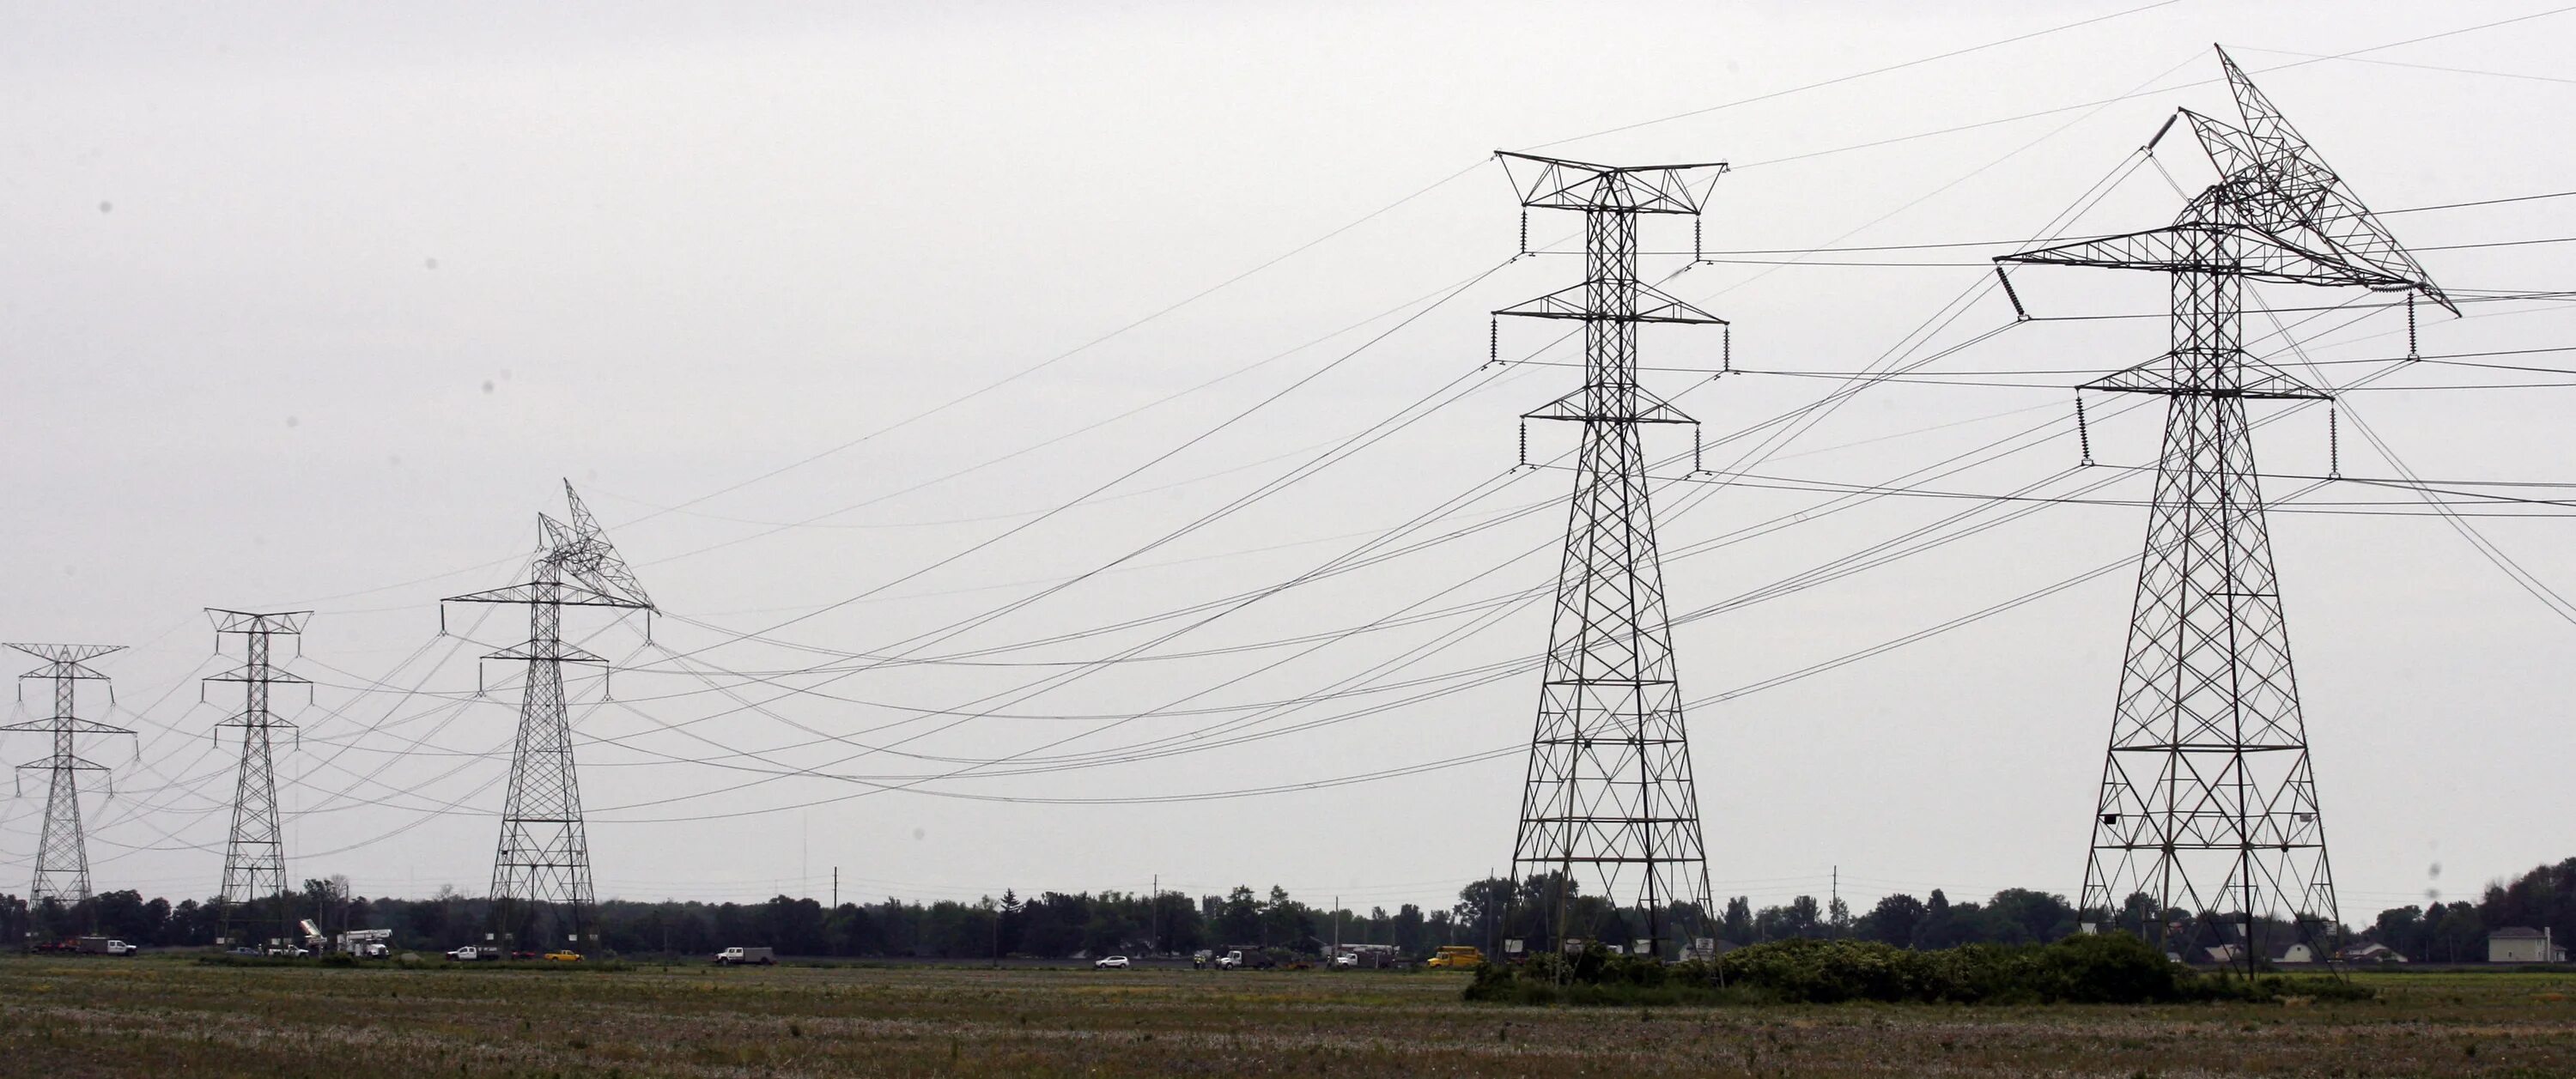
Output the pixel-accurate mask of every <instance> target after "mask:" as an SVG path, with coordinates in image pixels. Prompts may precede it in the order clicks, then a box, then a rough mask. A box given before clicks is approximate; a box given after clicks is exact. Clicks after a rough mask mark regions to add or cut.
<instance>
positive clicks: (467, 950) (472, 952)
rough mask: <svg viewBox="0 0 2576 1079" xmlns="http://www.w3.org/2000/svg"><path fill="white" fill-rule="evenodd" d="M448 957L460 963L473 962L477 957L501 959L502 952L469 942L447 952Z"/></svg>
mask: <svg viewBox="0 0 2576 1079" xmlns="http://www.w3.org/2000/svg"><path fill="white" fill-rule="evenodd" d="M447 957H448V958H449V959H453V960H456V961H457V962H459V963H471V962H473V961H475V960H477V959H499V958H501V953H500V952H499V951H485V950H484V949H482V948H479V947H476V946H474V945H471V944H468V945H466V946H464V947H462V948H458V949H456V950H455V951H452V952H449V953H447Z"/></svg>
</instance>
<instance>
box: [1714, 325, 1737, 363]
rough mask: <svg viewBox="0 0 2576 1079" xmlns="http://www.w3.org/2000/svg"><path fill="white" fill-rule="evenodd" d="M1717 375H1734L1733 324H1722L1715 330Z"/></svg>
mask: <svg viewBox="0 0 2576 1079" xmlns="http://www.w3.org/2000/svg"><path fill="white" fill-rule="evenodd" d="M1717 349H1718V352H1717V373H1718V374H1721V375H1731V374H1734V373H1735V324H1734V323H1732V322H1729V323H1723V324H1721V325H1719V326H1718V328H1717Z"/></svg>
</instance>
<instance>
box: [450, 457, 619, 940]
mask: <svg viewBox="0 0 2576 1079" xmlns="http://www.w3.org/2000/svg"><path fill="white" fill-rule="evenodd" d="M564 498H565V500H566V501H567V502H569V503H570V505H571V510H572V523H571V524H568V525H567V524H564V523H563V522H560V521H557V520H555V519H554V518H552V517H548V516H546V515H544V514H538V515H537V529H538V532H539V534H540V535H541V537H542V541H541V543H540V545H539V546H538V548H537V554H536V559H535V562H534V563H533V564H532V565H531V566H530V567H529V574H528V579H527V580H526V581H524V582H521V583H519V584H514V585H509V586H507V587H503V588H495V589H492V590H490V591H485V592H473V593H469V594H466V595H462V596H450V597H448V598H447V599H446V601H445V602H448V603H517V604H524V605H526V606H527V608H528V639H527V640H526V641H525V642H523V643H521V644H518V645H516V646H513V647H510V648H505V649H502V650H501V651H498V652H494V653H491V654H490V655H488V656H485V657H484V658H485V659H514V660H523V661H525V662H526V663H527V665H528V675H527V679H526V680H525V682H524V683H523V684H522V687H521V696H520V700H519V735H518V740H517V743H516V745H515V746H514V748H513V749H512V750H511V753H510V792H509V794H508V796H507V798H506V800H505V801H504V802H503V803H502V807H501V842H500V849H499V851H498V852H497V853H495V854H494V855H493V858H492V907H493V916H494V918H495V919H496V921H497V925H498V928H499V929H500V930H501V931H503V932H506V933H509V934H511V936H512V939H514V940H515V939H518V938H519V935H520V934H521V933H527V934H529V936H530V939H531V942H532V943H534V942H538V941H548V940H559V941H562V942H565V943H567V944H571V943H575V942H582V941H590V942H596V941H597V940H598V937H599V934H598V930H597V927H596V926H595V925H593V924H592V907H593V904H594V903H595V902H596V897H595V896H594V894H593V892H592V889H591V875H590V836H589V832H588V830H587V829H586V828H585V827H584V826H583V823H582V816H581V783H580V781H579V779H578V778H577V777H576V776H575V775H574V773H573V753H572V723H571V720H570V717H569V716H568V715H567V713H566V709H565V701H564V687H563V665H564V664H566V663H597V664H601V665H603V666H604V665H606V664H607V662H608V661H607V660H606V659H603V658H601V657H599V656H596V655H593V654H591V653H590V652H588V651H586V650H584V649H583V648H582V647H581V646H579V645H574V644H567V643H565V641H564V639H563V609H564V608H566V607H610V608H617V609H622V610H642V611H651V610H652V609H653V600H652V599H651V597H649V596H646V595H645V594H644V587H643V585H641V584H639V583H637V581H636V580H635V573H634V571H633V570H631V569H629V568H628V567H627V565H626V560H625V559H624V558H622V557H620V556H619V555H618V553H617V548H616V547H615V546H612V545H611V544H610V543H609V542H608V536H607V534H605V533H603V532H602V531H600V528H599V522H598V521H596V520H593V519H592V518H591V516H590V510H589V509H588V508H587V507H585V506H583V505H582V503H581V495H580V494H578V493H576V492H574V491H573V489H572V484H571V483H570V482H569V481H567V482H566V483H565V484H564Z"/></svg>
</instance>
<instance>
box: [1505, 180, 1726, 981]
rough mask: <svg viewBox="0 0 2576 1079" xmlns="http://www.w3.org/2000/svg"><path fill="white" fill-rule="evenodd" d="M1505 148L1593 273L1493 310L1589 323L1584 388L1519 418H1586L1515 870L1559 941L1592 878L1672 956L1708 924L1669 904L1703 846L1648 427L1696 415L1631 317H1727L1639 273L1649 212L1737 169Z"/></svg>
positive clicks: (1715, 321)
mask: <svg viewBox="0 0 2576 1079" xmlns="http://www.w3.org/2000/svg"><path fill="white" fill-rule="evenodd" d="M1499 156H1500V157H1501V158H1502V161H1503V164H1504V168H1505V171H1506V173H1507V174H1508V175H1509V176H1510V178H1511V180H1512V184H1513V187H1514V189H1515V191H1516V193H1517V194H1518V195H1519V197H1520V203H1521V205H1522V206H1523V207H1524V208H1538V209H1558V210H1576V211H1580V212H1581V213H1582V214H1583V220H1584V271H1585V272H1584V280H1583V282H1582V283H1581V284H1579V285H1575V286H1573V287H1570V288H1567V289H1564V290H1561V291H1558V292H1555V293H1551V294H1549V295H1546V296H1542V297H1539V298H1538V299H1535V300H1531V301H1529V302H1527V303H1523V304H1520V305H1518V306H1515V307H1509V308H1505V309H1503V310H1501V311H1497V312H1495V314H1497V315H1518V316H1526V317H1532V318H1554V319H1571V320H1575V321H1577V322H1579V323H1580V324H1581V327H1582V333H1583V375H1584V377H1583V385H1582V387H1581V388H1580V389H1577V390H1575V391H1574V392H1572V393H1570V394H1567V395H1566V396H1564V397H1561V398H1559V399H1557V400H1556V401H1553V402H1551V403H1549V404H1548V405H1546V406H1545V407H1542V408H1540V409H1538V410H1536V411H1533V412H1530V413H1528V414H1527V415H1526V416H1524V417H1523V418H1524V419H1547V420H1567V421H1571V422H1576V423H1580V424H1582V425H1583V432H1582V442H1581V446H1580V449H1579V450H1578V453H1577V456H1576V461H1575V479H1574V497H1573V508H1572V510H1571V516H1570V519H1569V521H1568V523H1567V526H1566V535H1565V557H1564V562H1563V564H1562V566H1561V568H1560V570H1559V574H1558V578H1557V590H1556V607H1555V615H1554V619H1553V622H1552V624H1551V627H1550V630H1549V634H1548V649H1547V659H1546V665H1545V673H1544V676H1543V680H1542V682H1541V685H1540V691H1539V705H1538V722H1537V726H1536V730H1535V731H1534V732H1533V733H1532V735H1531V737H1530V754H1529V771H1528V775H1527V779H1526V780H1525V781H1524V784H1523V787H1522V793H1521V819H1520V827H1519V833H1518V836H1517V837H1516V838H1515V840H1514V842H1513V845H1512V873H1513V877H1514V878H1515V879H1516V880H1525V879H1528V877H1530V876H1534V875H1553V879H1554V880H1555V881H1556V882H1557V887H1558V890H1559V894H1558V896H1557V899H1556V902H1555V904H1554V907H1555V910H1556V911H1557V925H1556V926H1555V927H1554V933H1555V935H1556V939H1557V940H1559V941H1562V940H1564V939H1565V937H1566V926H1565V924H1564V919H1565V916H1566V912H1567V911H1568V909H1569V907H1570V904H1569V903H1568V902H1566V898H1567V897H1566V896H1565V895H1564V894H1563V893H1564V890H1565V889H1566V888H1568V887H1577V888H1579V887H1581V886H1583V885H1584V884H1597V885H1598V886H1599V887H1600V888H1601V890H1602V894H1603V895H1604V896H1606V897H1607V898H1608V899H1609V901H1610V902H1611V903H1612V904H1613V905H1614V906H1617V907H1620V908H1623V909H1628V910H1633V911H1635V912H1636V913H1637V914H1638V915H1639V916H1640V917H1641V920H1642V922H1643V924H1644V927H1645V934H1646V938H1647V939H1648V940H1651V941H1652V942H1653V948H1654V949H1655V951H1656V953H1657V954H1671V949H1670V948H1669V947H1668V945H1669V944H1671V943H1672V942H1673V941H1675V940H1677V939H1680V940H1685V941H1686V939H1687V938H1688V937H1689V936H1691V935H1694V934H1695V933H1696V932H1697V931H1698V929H1699V926H1697V925H1674V924H1672V921H1673V919H1672V918H1671V917H1670V916H1669V915H1668V913H1667V912H1668V910H1671V909H1695V910H1697V911H1699V912H1701V915H1700V916H1702V917H1704V916H1705V913H1706V911H1707V910H1708V904H1709V883H1708V861H1707V854H1706V844H1705V842H1704V839H1703V837H1702V833H1701V827H1700V816H1699V799H1698V795H1697V792H1696V790H1695V788H1694V787H1693V784H1692V777H1691V765H1690V741H1689V737H1688V733H1687V731H1686V730H1685V729H1684V725H1683V720H1682V704H1681V700H1682V698H1681V687H1680V681H1679V678H1678V675H1677V673H1676V671H1675V665H1674V661H1673V645H1672V627H1671V624H1670V622H1669V621H1668V620H1667V618H1666V616H1665V608H1664V582H1663V566H1662V563H1661V561H1660V559H1659V557H1658V555H1657V553H1656V549H1655V522H1654V511H1653V508H1652V506H1651V505H1650V502H1649V499H1648V490H1647V486H1646V455H1645V445H1644V438H1643V435H1642V428H1643V427H1644V425H1646V424H1656V423H1669V424H1687V423H1692V422H1694V421H1692V420H1691V418H1690V417H1689V416H1686V415H1683V414H1682V412H1681V410H1679V409H1677V408H1674V407H1673V406H1672V405H1671V404H1670V403H1668V402H1666V401H1664V400H1662V399H1661V398H1658V397H1656V396H1655V395H1654V394H1652V393H1650V392H1648V391H1647V390H1646V389H1645V388H1644V387H1642V386H1639V385H1638V384H1637V328H1638V326H1639V325H1641V324H1644V323H1684V324H1701V325H1724V324H1725V320H1723V319H1720V318H1718V317H1717V316H1715V315H1711V314H1709V313H1707V312H1705V311H1701V310H1699V309H1698V308H1696V307H1693V306H1691V305H1690V304H1688V303H1685V302H1683V301H1681V300H1679V299H1675V298H1674V297H1672V296H1670V295H1667V294H1666V293H1664V292H1663V291H1662V290H1660V289H1657V288H1655V287H1654V286H1652V285H1649V284H1646V283H1645V282H1643V281H1640V280H1638V278H1637V226H1638V221H1639V218H1640V217H1641V216H1643V215H1647V214H1686V215H1694V216H1695V215H1697V214H1698V213H1699V212H1700V210H1701V208H1702V207H1703V206H1704V205H1705V203H1706V201H1707V198H1708V192H1709V189H1710V188H1711V187H1712V186H1714V184H1715V183H1716V180H1717V178H1718V176H1719V175H1721V174H1722V173H1724V172H1725V170H1726V166H1725V165H1724V164H1723V163H1705V164H1686V165H1653V166H1643V167H1628V168H1622V167H1614V166H1609V165H1596V164H1590V163H1586V162H1580V161H1567V160H1562V159H1556V158H1544V157H1531V156H1527V155H1523V154H1511V153H1505V154H1501V155H1499ZM1677 904H1687V905H1688V906H1686V907H1677V906H1676V905H1677ZM1622 943H1624V942H1622Z"/></svg>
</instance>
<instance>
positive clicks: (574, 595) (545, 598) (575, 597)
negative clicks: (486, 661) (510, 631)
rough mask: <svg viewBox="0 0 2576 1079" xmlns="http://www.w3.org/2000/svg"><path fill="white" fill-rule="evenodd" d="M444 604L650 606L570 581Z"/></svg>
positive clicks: (515, 587)
mask: <svg viewBox="0 0 2576 1079" xmlns="http://www.w3.org/2000/svg"><path fill="white" fill-rule="evenodd" d="M439 602H441V603H560V604H562V605H564V606H566V607H623V608H626V609H629V610H643V609H649V608H651V607H652V606H653V605H652V604H651V603H649V602H639V601H637V600H633V599H629V598H627V597H625V596H617V595H610V594H609V593H606V592H602V591H599V590H597V589H594V588H590V587H587V586H585V585H580V584H575V583H572V582H570V581H558V582H553V583H541V582H537V581H527V582H523V583H520V584H514V585H505V586H503V587H500V588H491V589H485V590H484V591H481V592H468V593H465V594H464V595H461V596H449V597H447V598H446V599H443V600H440V601H439Z"/></svg>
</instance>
